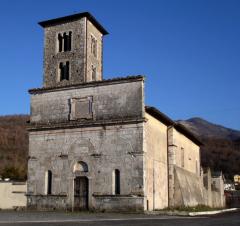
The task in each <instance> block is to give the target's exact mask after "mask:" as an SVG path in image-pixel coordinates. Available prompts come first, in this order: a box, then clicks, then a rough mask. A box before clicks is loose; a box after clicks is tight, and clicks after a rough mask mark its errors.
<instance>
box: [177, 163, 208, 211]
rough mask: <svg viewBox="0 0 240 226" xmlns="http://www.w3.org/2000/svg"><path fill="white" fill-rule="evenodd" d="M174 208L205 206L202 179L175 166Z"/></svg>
mask: <svg viewBox="0 0 240 226" xmlns="http://www.w3.org/2000/svg"><path fill="white" fill-rule="evenodd" d="M174 172H175V176H174V178H175V189H174V202H175V203H174V206H175V207H176V206H197V205H200V204H204V197H203V190H202V183H201V178H200V177H198V176H197V175H195V174H193V173H191V172H189V171H187V170H184V169H182V168H180V167H177V166H175V169H174Z"/></svg>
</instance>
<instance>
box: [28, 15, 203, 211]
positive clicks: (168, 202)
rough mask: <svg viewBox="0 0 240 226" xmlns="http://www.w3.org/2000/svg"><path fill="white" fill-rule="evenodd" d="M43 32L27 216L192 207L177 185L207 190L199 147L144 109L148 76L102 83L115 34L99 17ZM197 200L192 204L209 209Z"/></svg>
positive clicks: (77, 18) (49, 25)
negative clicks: (179, 203)
mask: <svg viewBox="0 0 240 226" xmlns="http://www.w3.org/2000/svg"><path fill="white" fill-rule="evenodd" d="M40 25H41V26H42V27H43V28H44V34H45V37H44V43H45V44H44V82H43V87H42V88H36V89H31V90H29V93H30V94H31V117H30V123H29V126H28V130H29V161H28V189H27V200H28V207H29V208H35V209H67V210H86V209H90V210H98V211H103V210H106V211H114V210H116V211H118V210H121V211H145V210H155V209H162V208H165V207H168V206H174V205H176V200H178V199H179V200H183V198H182V197H180V196H181V195H180V194H178V191H179V189H177V190H176V187H177V185H176V184H175V183H176V178H177V177H180V179H181V175H183V174H184V176H185V177H187V179H186V180H188V179H189V180H190V181H197V183H199V181H200V178H201V177H200V173H201V172H200V156H199V145H200V142H199V141H198V140H197V139H196V138H195V137H194V136H193V135H192V134H191V133H190V132H189V131H187V130H186V129H184V128H182V127H181V126H180V125H178V124H176V123H175V122H173V121H172V120H171V119H170V118H168V117H167V116H165V115H164V114H162V113H161V112H159V111H158V110H157V109H155V108H153V107H147V106H145V101H144V76H141V75H138V76H128V77H124V78H116V79H110V80H104V79H103V75H102V71H103V69H102V68H103V66H102V65H103V63H102V55H103V36H104V35H107V34H108V32H107V31H106V30H105V29H104V28H103V27H102V26H101V25H100V24H99V23H98V22H97V20H96V19H95V18H94V17H93V16H92V15H91V14H89V13H80V14H75V15H71V16H67V17H61V18H57V19H53V20H48V21H44V22H40ZM176 168H180V169H181V170H180V171H179V170H176ZM179 172H180V173H179ZM185 172H187V173H188V176H186V175H185ZM179 175H180V176H179ZM192 178H194V179H192ZM179 186H180V185H179ZM195 187H198V186H195ZM199 192H202V191H201V190H199ZM192 195H193V198H190V199H191V200H193V202H189V203H190V204H198V203H201V202H202V200H203V197H202V196H201V195H202V193H201V194H198V196H199V197H198V198H196V199H195V198H194V196H195V194H192ZM174 200H175V201H174ZM191 200H190V201H191Z"/></svg>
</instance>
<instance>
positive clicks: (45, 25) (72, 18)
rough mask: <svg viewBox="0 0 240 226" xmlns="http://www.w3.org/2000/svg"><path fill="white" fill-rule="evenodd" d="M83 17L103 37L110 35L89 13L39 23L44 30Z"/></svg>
mask: <svg viewBox="0 0 240 226" xmlns="http://www.w3.org/2000/svg"><path fill="white" fill-rule="evenodd" d="M83 17H86V18H87V19H88V20H89V21H91V22H92V23H93V24H94V26H95V27H96V28H97V29H98V30H99V31H100V32H101V33H102V34H103V35H107V34H108V32H107V31H106V29H105V28H104V27H103V26H102V25H101V24H100V23H99V22H98V21H97V20H96V19H95V17H94V16H92V15H91V14H90V13H89V12H83V13H77V14H73V15H69V16H64V17H59V18H55V19H51V20H45V21H41V22H39V23H38V24H39V25H41V26H42V27H43V28H45V27H49V26H54V25H57V24H62V23H66V22H72V21H75V20H79V19H81V18H83Z"/></svg>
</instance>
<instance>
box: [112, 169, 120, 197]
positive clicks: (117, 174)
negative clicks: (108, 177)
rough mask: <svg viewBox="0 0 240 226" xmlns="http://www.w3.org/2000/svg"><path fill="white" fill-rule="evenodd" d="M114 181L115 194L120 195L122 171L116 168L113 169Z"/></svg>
mask: <svg viewBox="0 0 240 226" xmlns="http://www.w3.org/2000/svg"><path fill="white" fill-rule="evenodd" d="M112 177H113V178H112V181H113V194H114V195H120V171H119V170H118V169H115V170H114V171H113V175H112Z"/></svg>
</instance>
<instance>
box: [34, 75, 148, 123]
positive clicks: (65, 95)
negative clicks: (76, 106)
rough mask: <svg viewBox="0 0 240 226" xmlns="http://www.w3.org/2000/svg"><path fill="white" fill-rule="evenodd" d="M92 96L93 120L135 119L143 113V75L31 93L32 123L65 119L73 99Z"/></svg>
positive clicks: (141, 116) (55, 121)
mask: <svg viewBox="0 0 240 226" xmlns="http://www.w3.org/2000/svg"><path fill="white" fill-rule="evenodd" d="M86 97H91V99H92V114H93V117H92V120H93V121H98V120H106V121H110V120H116V119H119V120H123V119H125V118H128V119H129V118H130V119H138V118H143V116H144V102H143V78H139V79H135V80H134V79H132V80H128V79H126V81H115V82H100V83H98V84H96V85H94V86H93V85H89V86H82V87H78V88H69V89H63V90H61V89H60V90H51V91H45V92H43V93H36V94H34V95H32V96H31V119H30V120H31V123H43V124H44V123H59V122H68V121H69V119H70V115H71V100H72V99H73V98H86Z"/></svg>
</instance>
